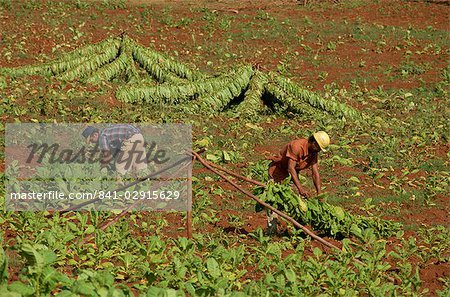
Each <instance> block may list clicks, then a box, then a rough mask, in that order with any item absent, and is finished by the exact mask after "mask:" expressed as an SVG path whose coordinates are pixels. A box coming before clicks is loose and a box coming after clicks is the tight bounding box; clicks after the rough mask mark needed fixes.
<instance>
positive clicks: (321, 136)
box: [267, 131, 330, 234]
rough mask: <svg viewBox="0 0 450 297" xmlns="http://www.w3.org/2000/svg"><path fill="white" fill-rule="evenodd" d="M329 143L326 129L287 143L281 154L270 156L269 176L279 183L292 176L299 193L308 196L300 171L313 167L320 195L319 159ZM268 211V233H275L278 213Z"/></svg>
mask: <svg viewBox="0 0 450 297" xmlns="http://www.w3.org/2000/svg"><path fill="white" fill-rule="evenodd" d="M329 144H330V137H329V136H328V134H327V133H326V132H324V131H318V132H315V133H313V134H312V135H311V136H310V137H309V138H308V139H304V138H300V139H296V140H293V141H291V142H289V143H287V144H286V145H285V146H284V147H283V149H282V150H281V151H280V153H279V155H277V156H275V157H270V158H269V159H270V160H272V163H270V165H269V177H270V178H271V179H273V180H274V181H275V182H276V183H279V182H281V181H283V180H284V179H285V178H287V177H288V176H290V177H291V179H292V181H293V182H294V185H295V187H296V188H297V190H298V193H299V194H300V195H301V196H303V197H305V198H308V197H309V193H308V192H307V191H306V190H305V189H304V188H303V187H302V185H301V184H300V180H299V179H298V173H299V172H300V171H301V170H304V169H307V168H309V167H311V170H312V180H313V182H314V186H315V188H316V192H317V195H319V194H320V193H321V180H320V175H319V168H318V165H317V159H318V154H319V152H321V151H325V149H326V148H327V147H328V145H329ZM267 213H268V214H267V216H268V217H267V223H268V224H267V233H268V234H273V233H274V232H276V230H277V222H278V220H277V218H278V215H277V214H276V213H272V212H271V211H269V210H267Z"/></svg>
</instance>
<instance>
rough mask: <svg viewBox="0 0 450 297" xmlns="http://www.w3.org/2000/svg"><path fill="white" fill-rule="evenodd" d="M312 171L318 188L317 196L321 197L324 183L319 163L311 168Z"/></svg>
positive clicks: (315, 185)
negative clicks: (321, 178)
mask: <svg viewBox="0 0 450 297" xmlns="http://www.w3.org/2000/svg"><path fill="white" fill-rule="evenodd" d="M311 170H312V179H313V182H314V187H316V192H317V195H319V194H320V193H321V192H322V189H321V186H322V181H321V180H320V174H319V166H318V165H317V162H316V163H314V164H313V165H312V166H311Z"/></svg>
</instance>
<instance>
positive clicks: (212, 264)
mask: <svg viewBox="0 0 450 297" xmlns="http://www.w3.org/2000/svg"><path fill="white" fill-rule="evenodd" d="M206 267H207V268H208V272H209V274H210V275H211V276H212V277H213V278H218V277H220V275H221V271H220V268H219V263H217V261H216V259H214V258H208V260H206Z"/></svg>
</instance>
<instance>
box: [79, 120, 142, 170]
mask: <svg viewBox="0 0 450 297" xmlns="http://www.w3.org/2000/svg"><path fill="white" fill-rule="evenodd" d="M81 135H82V136H83V137H84V138H86V141H87V143H95V144H97V145H98V147H99V149H100V150H101V152H102V160H101V161H100V164H101V166H102V168H103V167H107V166H108V165H109V164H110V162H111V161H112V160H113V159H115V168H116V172H117V173H118V174H119V175H122V176H123V175H125V174H126V173H127V172H129V171H130V170H131V171H133V172H134V171H136V172H137V171H140V170H144V169H147V156H146V153H145V148H144V137H143V136H142V133H141V131H140V130H139V129H138V128H136V127H134V126H132V125H128V124H116V125H111V126H108V127H106V128H104V129H102V130H101V131H99V130H98V129H97V128H95V127H92V126H88V127H86V128H85V129H84V131H83V132H82V133H81Z"/></svg>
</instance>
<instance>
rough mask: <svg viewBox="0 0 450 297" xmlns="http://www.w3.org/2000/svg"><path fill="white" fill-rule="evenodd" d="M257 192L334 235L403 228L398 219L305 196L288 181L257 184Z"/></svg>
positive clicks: (379, 233)
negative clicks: (357, 212)
mask: <svg viewBox="0 0 450 297" xmlns="http://www.w3.org/2000/svg"><path fill="white" fill-rule="evenodd" d="M254 194H255V195H257V196H258V197H259V198H260V199H261V200H263V201H264V202H267V203H269V204H271V205H272V206H273V207H275V208H277V209H279V210H280V211H283V212H285V213H287V214H288V215H290V216H291V217H292V218H294V219H295V220H296V221H298V222H299V223H301V224H304V225H309V226H311V227H312V228H313V229H314V230H316V231H319V232H323V233H325V234H327V235H330V236H332V237H342V236H343V237H349V236H350V235H353V236H356V237H358V238H362V233H363V230H366V229H369V228H370V229H372V231H373V233H374V234H375V235H376V236H377V237H389V236H391V235H393V234H395V233H396V232H397V231H399V230H400V228H401V224H400V223H397V222H393V221H389V220H383V219H381V218H378V217H364V216H360V215H353V214H350V213H349V212H347V211H345V210H344V209H343V208H342V207H339V206H334V205H331V204H329V203H326V202H321V201H319V200H317V199H302V198H301V197H300V196H299V195H298V194H297V193H295V192H294V191H293V190H292V189H291V187H290V186H289V184H287V183H283V184H276V183H274V182H273V181H269V182H268V183H267V186H266V187H257V188H255V190H254ZM262 209H263V208H262V206H261V205H257V207H256V210H257V211H260V210H262Z"/></svg>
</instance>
